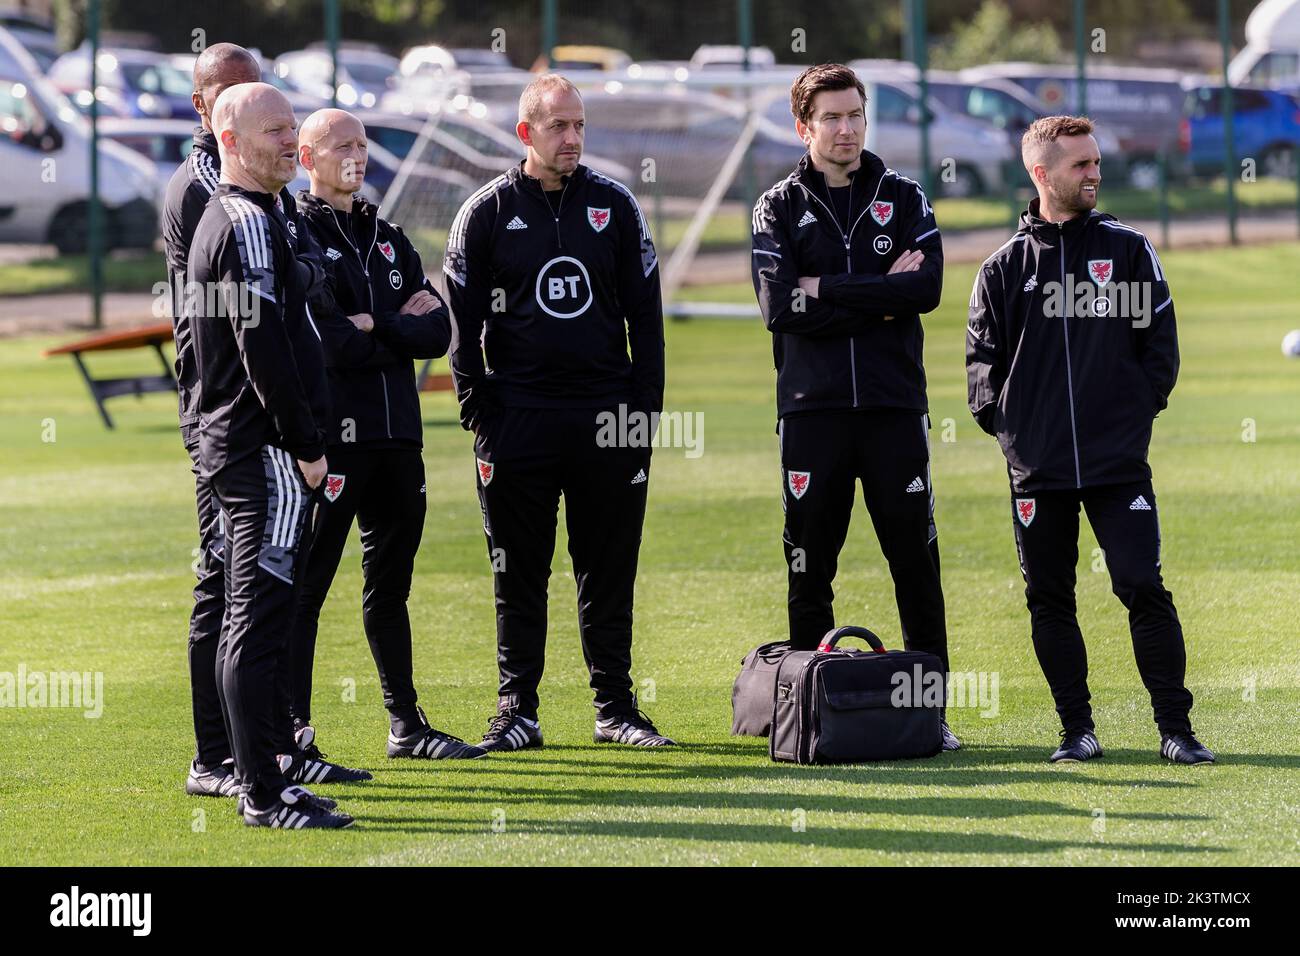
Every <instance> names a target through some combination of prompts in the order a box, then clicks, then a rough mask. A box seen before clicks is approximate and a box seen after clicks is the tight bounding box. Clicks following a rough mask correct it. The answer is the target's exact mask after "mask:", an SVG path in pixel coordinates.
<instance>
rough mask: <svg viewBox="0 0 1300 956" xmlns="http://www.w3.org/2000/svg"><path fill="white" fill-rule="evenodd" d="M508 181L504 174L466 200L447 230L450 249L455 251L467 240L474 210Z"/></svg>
mask: <svg viewBox="0 0 1300 956" xmlns="http://www.w3.org/2000/svg"><path fill="white" fill-rule="evenodd" d="M506 179H507V176H506V174H505V173H502V174H501V175H500V176H498V177H497V178H496V179H493V180H492V181H491V182H489V183H487V184H486V185H485V186H483V188H482V189H480V190H479V191H478V192H476V193H474V194H473V195H472V196H470V197H469V198H468V199H466V200H465V202H464V204H463V205H462V206H461V207H460V211H459V212H458V213H456V218H455V219H453V220H452V221H451V228H450V229H448V230H447V248H448V249H454V248H458V247H459V246H460V244H461V243H462V242H463V241H464V239H465V230H466V228H467V227H468V225H469V218H470V216H472V215H473V213H474V210H475V209H477V208H478V206H479V205H480V204H481V203H482V202H484V201H485V200H486V199H487V197H488V196H489V195H490V194H491V193H492V192H493V191H494V190H495V189H496V188H497V187H498V186H500V185H501V184H502V183H503V182H505V181H506Z"/></svg>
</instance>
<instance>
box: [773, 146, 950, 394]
mask: <svg viewBox="0 0 1300 956" xmlns="http://www.w3.org/2000/svg"><path fill="white" fill-rule="evenodd" d="M850 175H851V180H850V186H849V216H848V221H847V222H840V221H839V217H838V216H837V215H836V213H835V211H834V205H833V203H832V201H831V197H830V192H829V190H828V189H827V186H826V177H825V176H823V175H822V174H821V173H820V172H818V171H817V169H816V168H815V167H814V166H813V165H812V160H811V158H810V157H809V156H807V155H806V154H805V156H804V157H803V159H801V160H800V161H799V165H798V166H796V167H795V170H794V172H792V173H791V174H790V175H789V176H787V177H786V178H785V179H783V180H782V181H781V182H779V183H777V184H776V185H775V186H773V187H772V188H771V189H769V190H768V191H767V192H765V193H764V194H763V195H762V196H761V197H760V198H759V200H758V203H757V204H756V205H755V206H754V217H753V250H752V251H753V256H752V259H753V263H752V266H753V279H754V292H755V293H756V294H757V296H758V305H759V308H760V310H761V311H762V313H763V321H764V322H765V323H766V324H767V327H768V329H769V330H770V331H771V332H772V353H773V357H774V359H775V364H776V412H777V416H778V417H783V416H785V415H788V414H790V413H794V412H806V411H817V410H831V409H857V408H863V409H867V408H899V409H907V410H910V411H914V412H926V411H928V405H927V402H926V395H925V367H924V364H923V361H922V352H923V343H924V338H925V336H924V333H923V332H922V330H921V315H922V314H924V313H926V312H931V311H933V310H934V309H935V308H936V307H937V306H938V304H939V296H940V294H941V293H942V291H943V242H942V240H941V238H940V236H939V227H938V225H937V224H936V223H935V220H934V211H933V210H932V209H931V207H930V203H929V201H928V200H927V199H926V197H925V193H924V192H923V191H922V189H921V187H920V186H919V185H918V184H917V183H915V182H913V181H912V180H910V179H907V178H906V177H904V176H900V175H899V174H898V173H896V172H895V171H894V170H892V169H886V168H885V164H884V163H883V162H881V160H880V157H879V156H876V155H875V154H874V153H871V152H868V151H867V150H863V152H862V163H861V165H860V166H859V168H858V169H857V170H856V172H854V173H852V174H850ZM913 249H919V250H921V251H922V252H923V253H925V261H924V262H923V263H922V264H921V268H920V269H919V270H918V271H916V272H907V273H899V274H897V275H887V274H886V273H888V272H889V268H890V266H892V265H893V264H894V262H895V261H896V260H897V259H898V257H899V256H901V255H902V254H903V253H904V252H909V251H911V250H913ZM801 276H809V277H820V280H821V281H820V287H819V289H818V293H817V296H816V297H815V298H814V297H812V296H809V295H804V294H803V293H802V292H801V290H800V289H799V278H800V277H801ZM890 316H892V318H888V317H890Z"/></svg>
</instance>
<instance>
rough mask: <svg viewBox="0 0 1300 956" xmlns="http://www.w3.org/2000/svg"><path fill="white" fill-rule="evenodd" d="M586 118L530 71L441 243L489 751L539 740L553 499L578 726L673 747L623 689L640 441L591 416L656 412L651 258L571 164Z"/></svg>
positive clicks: (571, 97)
mask: <svg viewBox="0 0 1300 956" xmlns="http://www.w3.org/2000/svg"><path fill="white" fill-rule="evenodd" d="M585 126H586V119H585V115H584V112H583V105H582V98H581V97H580V96H579V95H578V91H577V90H576V89H575V88H574V86H573V84H572V83H570V82H569V81H568V80H566V79H564V77H561V76H558V75H556V74H544V75H542V76H539V77H538V78H536V79H535V80H533V81H532V83H530V84H529V85H528V87H527V88H526V89H525V90H524V92H523V95H522V96H521V97H520V99H519V123H518V125H517V127H516V132H517V134H518V136H519V139H520V140H521V141H522V142H523V144H524V145H525V146H526V147H527V151H528V152H527V156H526V158H525V159H524V160H523V161H522V162H521V163H520V164H519V165H517V166H513V167H511V168H510V169H509V170H508V171H507V172H506V173H505V174H503V175H502V176H499V177H498V178H496V179H495V180H493V181H492V182H490V183H488V184H487V185H486V186H484V187H483V188H482V189H480V190H479V191H478V192H477V193H475V194H474V195H473V196H471V197H470V198H469V200H467V201H466V203H465V205H464V206H462V207H461V210H460V212H459V214H457V216H456V218H455V220H454V221H453V222H452V225H451V231H450V233H449V234H448V237H447V255H446V259H445V260H444V263H443V270H444V271H445V272H446V274H447V277H448V284H447V289H448V295H449V297H450V299H451V306H452V314H453V339H452V349H451V368H452V375H453V376H454V378H455V382H456V392H457V395H458V397H459V398H460V404H461V422H462V423H463V424H464V426H465V427H466V428H468V429H470V430H472V431H473V432H474V434H475V436H476V441H475V444H474V454H475V457H476V458H477V459H478V494H479V501H480V503H481V505H482V508H483V530H484V532H485V533H486V535H487V541H488V551H489V555H490V557H491V560H492V569H493V580H494V584H495V588H496V606H497V663H498V667H499V669H500V684H499V691H498V699H497V714H496V716H495V717H493V718H492V720H491V721H490V722H489V724H488V731H487V734H486V735H485V736H484V738H483V742H482V744H481V745H480V746H482V747H484V748H486V749H488V750H519V749H522V748H524V747H540V746H541V745H542V733H541V726H540V719H539V717H538V695H537V688H538V684H539V683H540V681H541V678H542V666H543V661H544V656H545V648H546V600H547V594H546V589H547V579H548V577H549V576H550V565H551V558H552V557H553V553H554V551H555V521H556V512H557V509H558V507H559V501H560V497H561V495H563V497H564V505H565V516H566V519H567V521H568V529H569V554H570V556H571V557H572V558H573V573H574V577H575V578H576V579H577V585H578V624H579V630H580V632H581V636H582V650H583V656H584V658H585V659H586V662H587V667H588V670H589V672H590V676H591V687H592V690H593V691H594V692H595V698H596V710H597V718H596V727H595V731H594V735H593V736H594V738H595V740H596V742H597V743H619V744H628V745H632V746H637V747H662V746H666V745H669V744H671V743H672V742H673V741H671V740H670V739H669V738H667V737H665V736H664V735H663V734H661V733H659V731H658V730H657V729H656V728H655V726H654V724H653V723H651V721H650V719H649V718H648V717H646V716H645V715H644V714H642V713H641V712H640V710H639V709H638V708H637V703H636V696H635V695H634V694H633V692H632V677H631V668H632V597H633V590H634V586H635V583H636V567H637V554H638V552H639V550H640V546H641V527H642V524H643V522H644V519H645V507H646V489H647V487H648V486H649V477H650V447H649V442H648V440H647V441H646V442H644V443H640V442H636V441H632V440H628V441H621V442H615V443H613V444H604V443H602V442H601V441H600V439H599V433H600V429H599V425H598V423H599V421H600V419H601V415H602V412H605V413H608V412H610V411H611V410H615V409H618V407H619V406H624V408H623V409H621V410H620V411H623V412H627V408H628V407H630V408H631V409H632V411H634V412H637V413H640V414H641V415H645V416H648V415H650V414H653V413H657V412H659V411H661V410H662V408H663V390H664V339H663V307H662V303H661V301H660V292H659V274H658V259H657V257H656V255H655V248H654V243H653V242H652V241H651V238H650V229H649V226H648V225H647V224H646V220H645V216H643V215H642V214H641V208H640V206H638V205H637V201H636V199H635V198H634V197H633V196H632V193H631V192H630V191H629V190H628V188H627V187H626V186H624V185H623V184H622V183H619V182H616V181H614V180H612V179H609V178H607V177H605V176H602V175H601V174H599V173H597V172H595V171H594V170H591V169H588V168H587V167H586V166H583V165H581V163H580V162H579V159H580V158H581V155H582V142H583V135H584V131H585ZM629 350H630V353H631V354H630V356H629ZM485 359H486V360H485ZM627 414H631V413H630V412H627ZM630 437H631V436H629V438H630Z"/></svg>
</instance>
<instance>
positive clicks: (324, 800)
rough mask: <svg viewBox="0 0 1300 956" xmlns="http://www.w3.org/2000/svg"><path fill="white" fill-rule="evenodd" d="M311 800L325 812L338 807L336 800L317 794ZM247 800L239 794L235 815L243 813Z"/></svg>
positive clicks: (243, 795)
mask: <svg viewBox="0 0 1300 956" xmlns="http://www.w3.org/2000/svg"><path fill="white" fill-rule="evenodd" d="M312 798H313V799H314V800H315V801H316V802H317V803H319V804H320V805H321V806H322V807H324V808H325V809H326V810H333V809H334V808H335V807H337V806H338V805H339V802H338V801H337V800H331V799H330V798H329V797H322V796H321V795H320V794H319V793H313V794H312ZM247 800H248V797H247V796H246V795H245V794H242V793H241V794H240V795H239V801H238V802H237V803H236V804H235V812H236V813H240V814H242V813H243V812H244V804H245V803H246V802H247Z"/></svg>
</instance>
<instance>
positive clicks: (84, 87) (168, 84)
mask: <svg viewBox="0 0 1300 956" xmlns="http://www.w3.org/2000/svg"><path fill="white" fill-rule="evenodd" d="M97 67H98V70H97V76H96V83H97V87H98V93H97V95H98V98H99V109H100V115H108V116H145V117H153V118H156V119H188V118H189V117H191V116H193V115H194V106H193V104H192V103H191V101H190V95H191V94H192V93H193V92H194V80H193V78H192V77H191V76H189V75H187V74H185V73H182V72H181V71H180V70H178V69H176V67H174V66H172V64H171V63H169V62H168V58H167V57H165V56H162V55H160V54H158V53H156V52H153V51H150V50H133V49H129V48H125V47H116V48H102V49H100V51H99V58H98V61H97ZM48 78H49V80H50V82H51V83H53V84H54V85H55V86H56V87H57V88H58V89H59V90H60V91H61V92H62V93H64V94H66V95H67V96H69V97H71V98H72V101H73V103H75V104H76V105H77V108H78V109H80V110H81V111H82V112H89V111H90V103H91V99H92V97H91V93H90V47H89V45H87V44H84V43H83V44H82V45H81V46H80V47H78V48H77V49H75V50H73V51H72V52H70V53H65V54H63V56H61V57H59V58H58V59H57V60H55V61H54V65H53V66H51V67H50V71H49V73H48Z"/></svg>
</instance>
